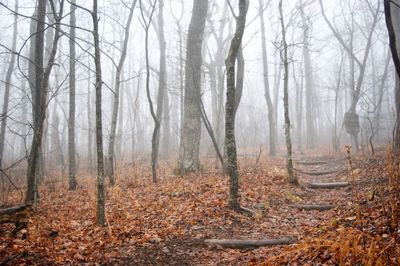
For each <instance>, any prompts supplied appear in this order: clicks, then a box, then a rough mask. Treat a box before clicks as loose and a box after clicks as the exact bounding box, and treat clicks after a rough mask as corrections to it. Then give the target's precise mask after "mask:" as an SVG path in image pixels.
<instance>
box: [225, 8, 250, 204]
mask: <svg viewBox="0 0 400 266" xmlns="http://www.w3.org/2000/svg"><path fill="white" fill-rule="evenodd" d="M248 8H249V2H248V1H247V0H240V1H239V15H238V16H237V17H236V31H235V35H234V36H233V38H232V41H231V46H230V48H229V52H228V57H227V58H226V61H225V65H226V85H227V86H226V105H225V153H226V157H225V169H226V172H227V174H228V175H229V195H228V206H229V207H230V208H232V209H235V210H240V204H239V199H238V197H239V173H238V168H237V154H236V140H235V114H236V109H237V101H236V95H235V93H236V85H235V62H236V59H237V56H238V53H239V50H240V48H241V44H242V37H243V33H244V29H245V26H246V15H247V10H248Z"/></svg>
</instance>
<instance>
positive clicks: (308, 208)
mask: <svg viewBox="0 0 400 266" xmlns="http://www.w3.org/2000/svg"><path fill="white" fill-rule="evenodd" d="M289 207H290V208H294V209H298V210H305V211H327V210H330V209H333V208H335V207H336V206H335V205H330V204H315V205H312V204H291V205H289Z"/></svg>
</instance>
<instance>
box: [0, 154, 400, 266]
mask: <svg viewBox="0 0 400 266" xmlns="http://www.w3.org/2000/svg"><path fill="white" fill-rule="evenodd" d="M239 161H240V194H241V199H240V202H241V204H242V206H244V207H246V208H248V209H251V210H253V211H254V215H252V216H246V215H243V214H240V213H236V212H234V211H232V210H230V209H229V208H227V206H226V199H227V187H228V182H227V178H226V177H224V176H223V175H221V173H220V169H217V168H216V167H215V166H214V165H215V161H210V162H209V163H207V164H205V169H204V171H203V172H202V173H197V174H193V175H189V176H186V177H178V176H174V175H172V170H173V167H174V166H175V165H174V164H173V163H172V162H171V163H168V162H162V163H161V167H160V181H159V182H158V183H157V184H153V183H151V182H150V171H149V168H148V166H147V165H145V164H137V165H136V166H134V167H130V168H120V169H119V173H118V175H117V185H115V186H114V187H110V186H109V185H107V192H106V217H107V226H106V227H104V228H99V227H96V226H95V223H94V222H95V206H96V186H95V177H94V176H89V175H80V176H78V183H79V187H78V189H77V190H76V191H68V190H67V188H66V180H63V182H58V184H60V185H59V186H57V185H54V184H53V183H51V182H50V183H49V181H48V182H47V185H42V186H41V187H40V203H39V205H38V208H37V211H36V212H34V213H33V215H32V216H31V218H30V225H29V234H27V238H25V239H24V238H23V237H22V234H23V233H24V232H22V233H19V234H18V235H17V237H15V238H13V237H10V236H8V234H9V232H10V231H11V230H12V228H13V226H12V225H9V224H8V225H5V224H3V225H0V265H1V264H2V262H5V260H7V259H8V260H9V262H8V264H9V265H17V264H18V265H32V264H36V265H64V264H79V265H86V264H87V265H213V264H219V265H230V264H235V265H237V264H240V265H356V264H357V265H389V264H393V265H396V264H398V262H399V261H400V244H399V240H398V239H396V238H397V234H398V233H400V231H399V227H398V217H397V216H398V215H399V214H398V205H397V203H398V197H399V195H398V193H390V192H394V191H395V189H398V188H399V184H400V179H399V175H400V173H399V171H398V167H397V168H396V164H395V163H392V162H391V160H390V158H389V157H388V156H387V152H386V151H383V150H381V151H379V152H377V154H376V155H374V156H373V157H369V156H366V155H365V156H363V155H360V156H353V157H352V158H351V161H352V171H351V170H350V167H349V161H348V160H347V159H346V154H345V153H342V154H329V153H328V152H325V153H322V154H321V152H319V153H317V152H316V151H315V152H307V154H306V155H302V156H301V158H300V156H299V161H296V162H295V167H296V168H297V169H298V170H300V171H296V173H297V175H298V178H299V181H300V186H298V187H295V186H291V185H289V184H287V182H286V177H285V173H286V171H285V159H284V158H283V157H270V156H264V155H262V154H261V155H260V154H257V153H256V152H254V153H251V154H247V156H240V157H239ZM310 162H313V163H311V165H309V164H310ZM318 162H320V163H318ZM318 171H319V172H320V173H319V174H321V175H317V174H318V173H316V172H318ZM332 171H335V172H334V173H332ZM310 172H311V173H310ZM323 172H331V173H325V174H323ZM306 173H307V174H306ZM353 179H354V180H353ZM45 181H46V180H45ZM338 181H340V182H343V181H346V182H349V183H350V186H348V187H343V188H336V189H312V188H310V187H308V186H307V184H308V183H310V182H338ZM45 183H46V182H45ZM51 184H53V185H51ZM61 184H63V185H61ZM18 197H19V194H18V193H16V192H15V193H14V194H13V193H9V195H8V198H9V199H10V198H11V199H14V200H16V201H18V199H19V198H18ZM291 204H329V205H334V208H332V209H329V210H324V211H318V210H313V211H305V210H298V209H296V208H291V207H290V206H291ZM280 237H291V238H293V239H294V240H295V242H294V243H293V244H290V245H281V246H273V247H260V248H253V249H231V248H223V247H218V246H217V247H212V246H209V245H207V244H206V243H205V240H207V239H272V238H280ZM18 255H20V256H18ZM13 256H14V257H13ZM17 256H18V257H17ZM10 259H11V260H10Z"/></svg>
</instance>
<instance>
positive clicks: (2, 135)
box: [0, 0, 18, 169]
mask: <svg viewBox="0 0 400 266" xmlns="http://www.w3.org/2000/svg"><path fill="white" fill-rule="evenodd" d="M17 14H18V0H16V1H15V13H14V26H13V37H12V47H11V50H12V51H11V57H10V63H9V65H8V69H7V73H6V84H5V91H4V99H3V110H2V113H1V126H0V169H3V155H4V146H5V139H6V126H7V117H8V103H9V100H10V87H11V77H12V73H13V72H14V65H15V57H16V54H15V53H14V52H16V48H17V34H18V15H17Z"/></svg>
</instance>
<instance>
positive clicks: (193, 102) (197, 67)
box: [176, 0, 208, 174]
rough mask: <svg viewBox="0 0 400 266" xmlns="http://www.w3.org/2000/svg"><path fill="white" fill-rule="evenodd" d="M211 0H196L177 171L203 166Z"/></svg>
mask: <svg viewBox="0 0 400 266" xmlns="http://www.w3.org/2000/svg"><path fill="white" fill-rule="evenodd" d="M207 9H208V0H196V1H193V13H192V18H191V21H190V25H189V31H188V39H187V45H186V66H185V99H184V114H183V129H182V141H181V145H180V152H179V161H178V167H177V169H176V170H177V171H176V172H177V173H178V174H186V173H188V172H194V171H198V170H199V169H200V159H199V152H200V137H201V112H200V108H199V104H198V102H199V98H200V91H201V65H202V62H203V60H202V54H201V50H202V43H203V34H204V27H205V23H206V17H207Z"/></svg>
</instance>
